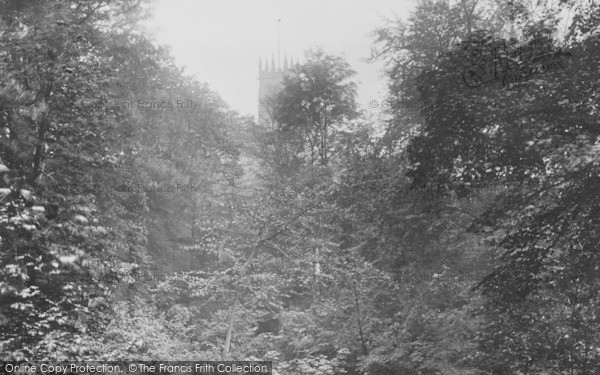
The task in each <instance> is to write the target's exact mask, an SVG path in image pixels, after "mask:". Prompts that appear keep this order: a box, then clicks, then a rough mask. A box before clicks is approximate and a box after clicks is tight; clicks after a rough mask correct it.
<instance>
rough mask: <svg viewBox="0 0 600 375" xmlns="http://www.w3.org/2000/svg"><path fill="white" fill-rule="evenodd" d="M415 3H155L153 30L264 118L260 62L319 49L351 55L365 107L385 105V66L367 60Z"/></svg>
mask: <svg viewBox="0 0 600 375" xmlns="http://www.w3.org/2000/svg"><path fill="white" fill-rule="evenodd" d="M413 7H414V0H294V1H291V0H278V1H277V0H221V1H216V0H210V1H209V0H154V1H153V9H154V10H153V12H154V18H153V20H152V21H151V22H150V26H149V28H150V31H151V32H152V34H153V35H154V36H155V38H156V39H157V41H158V42H159V43H161V44H167V45H169V46H171V48H172V50H171V51H172V54H173V55H174V56H175V59H176V61H177V63H178V64H179V65H180V66H186V70H187V72H188V73H192V74H194V75H195V76H196V77H197V78H198V79H199V80H200V81H203V82H207V83H208V84H209V85H210V87H211V88H212V90H214V91H216V92H217V93H218V94H219V95H220V96H221V97H222V98H223V99H224V100H225V101H226V102H227V103H228V104H229V105H230V106H231V107H232V108H233V109H235V110H238V111H239V112H240V113H241V114H244V115H247V114H250V115H253V116H256V112H257V107H258V103H257V102H258V60H259V56H262V57H263V61H264V59H265V58H267V57H268V58H269V61H270V59H271V57H272V56H274V57H275V59H277V24H278V21H277V20H278V19H281V21H280V22H279V30H280V46H281V48H280V50H281V62H282V64H283V59H284V56H285V55H286V54H287V56H288V59H289V58H290V56H291V55H293V56H294V58H296V57H300V58H301V59H302V56H303V55H304V51H305V50H307V49H308V48H311V47H316V46H321V47H323V48H324V50H325V51H326V52H327V53H330V54H335V55H341V56H344V57H345V58H346V59H347V60H348V62H349V63H350V65H351V66H352V68H353V69H354V70H356V71H357V73H358V74H357V76H356V80H357V81H358V82H359V98H358V101H359V104H360V105H361V106H362V107H364V108H368V107H369V101H370V100H372V99H383V97H384V95H385V84H384V79H383V78H382V77H381V72H380V69H381V66H380V64H369V63H367V62H366V61H364V59H365V58H367V57H368V56H369V54H370V49H371V46H372V44H373V36H372V35H371V34H372V32H373V30H374V29H375V28H377V27H378V26H381V25H383V24H384V19H385V18H394V17H396V16H397V17H401V18H404V19H406V17H407V15H408V12H409V11H410V10H412V9H413Z"/></svg>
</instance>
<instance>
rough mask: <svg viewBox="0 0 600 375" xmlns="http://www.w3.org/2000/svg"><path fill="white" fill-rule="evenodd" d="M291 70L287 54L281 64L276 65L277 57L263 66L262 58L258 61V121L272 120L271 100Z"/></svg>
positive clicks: (265, 122) (266, 121)
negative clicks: (270, 112)
mask: <svg viewBox="0 0 600 375" xmlns="http://www.w3.org/2000/svg"><path fill="white" fill-rule="evenodd" d="M290 70H291V64H288V59H287V56H286V57H285V59H284V62H283V68H282V67H281V66H277V67H276V66H275V58H274V57H271V64H270V65H269V61H268V59H267V61H265V66H264V68H263V63H262V58H261V59H259V61H258V123H259V124H267V123H269V122H271V117H270V115H269V102H271V101H272V100H273V98H274V96H275V94H276V93H277V91H278V90H279V89H281V84H282V83H283V77H284V76H285V75H286V74H288V72H290Z"/></svg>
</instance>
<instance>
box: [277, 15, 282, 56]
mask: <svg viewBox="0 0 600 375" xmlns="http://www.w3.org/2000/svg"><path fill="white" fill-rule="evenodd" d="M280 22H281V18H278V19H277V67H278V68H281V52H280V49H279V23H280Z"/></svg>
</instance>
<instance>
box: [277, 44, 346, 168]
mask: <svg viewBox="0 0 600 375" xmlns="http://www.w3.org/2000/svg"><path fill="white" fill-rule="evenodd" d="M354 74H355V73H354V71H352V70H351V69H350V67H349V65H348V63H347V62H345V61H344V60H343V59H342V58H340V57H335V56H331V55H326V54H325V53H324V52H323V51H322V50H313V51H309V52H307V55H306V62H305V63H304V64H302V65H301V66H300V67H299V68H297V69H296V70H295V71H293V73H292V75H290V76H286V77H284V80H283V88H282V90H281V92H280V93H279V94H278V95H277V96H276V98H275V103H274V104H273V106H274V108H273V119H274V121H275V123H276V124H277V125H278V128H279V129H278V130H279V131H281V132H283V133H284V134H285V133H287V134H290V133H291V134H293V137H295V138H297V139H298V140H299V142H301V145H302V146H303V150H302V151H304V153H305V159H307V162H308V163H309V164H310V165H313V164H314V163H315V162H317V161H318V162H319V163H320V164H321V165H327V164H328V162H329V159H330V157H331V155H330V154H331V149H332V144H333V142H334V141H333V139H332V137H333V136H334V134H335V127H336V126H339V125H340V124H342V123H343V122H345V121H348V120H350V119H353V118H355V117H356V116H357V111H356V101H355V100H356V99H355V97H356V84H355V83H354V82H351V81H349V79H350V78H351V77H352V76H353V75H354Z"/></svg>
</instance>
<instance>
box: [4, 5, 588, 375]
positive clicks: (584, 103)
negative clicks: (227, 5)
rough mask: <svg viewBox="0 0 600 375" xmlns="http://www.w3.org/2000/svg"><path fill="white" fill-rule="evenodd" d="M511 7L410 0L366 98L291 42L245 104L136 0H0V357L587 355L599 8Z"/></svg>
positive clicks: (372, 366) (546, 363)
mask: <svg viewBox="0 0 600 375" xmlns="http://www.w3.org/2000/svg"><path fill="white" fill-rule="evenodd" d="M540 3H541V4H540ZM550 3H552V5H549V4H550ZM532 4H533V3H532ZM532 4H530V3H529V2H527V1H524V0H523V2H519V1H508V0H452V1H446V0H419V1H418V4H417V6H416V8H415V11H414V12H413V13H412V14H411V15H410V16H409V17H407V19H406V20H405V21H402V20H394V19H391V20H389V21H388V22H387V23H386V22H384V21H382V24H381V27H380V28H379V29H378V30H374V33H373V53H372V56H371V59H373V60H379V61H383V62H384V63H385V71H384V72H383V73H384V74H385V76H386V78H387V81H388V84H389V98H388V100H387V101H386V104H387V105H385V106H383V105H382V106H381V107H380V109H381V111H379V113H378V114H377V115H372V114H371V115H368V114H367V112H366V111H365V110H364V108H365V107H367V106H366V105H365V103H358V102H357V99H356V90H357V84H356V83H355V81H354V71H353V70H352V67H351V66H349V65H348V63H347V62H346V61H345V60H344V59H343V58H341V57H337V56H332V55H330V54H328V53H327V51H322V50H319V49H314V50H310V51H308V52H307V54H306V57H305V59H304V61H303V63H302V64H301V65H299V66H297V67H296V68H295V69H294V70H293V72H292V73H291V74H290V75H288V76H287V77H286V78H285V79H284V82H283V85H282V88H281V90H280V91H278V92H276V93H274V95H273V96H272V97H271V98H270V100H269V110H268V114H269V119H270V121H269V122H268V123H266V124H265V123H263V124H260V125H259V124H258V123H256V121H255V120H254V119H253V118H252V117H244V116H241V115H239V114H238V113H236V112H235V111H232V110H231V109H229V108H228V106H227V104H226V103H224V102H223V101H222V100H221V99H220V97H219V95H218V94H217V93H215V92H213V91H211V90H210V89H209V88H208V87H207V85H206V84H203V83H201V82H199V81H198V80H197V79H196V78H194V77H190V76H188V75H187V74H186V73H185V71H183V70H182V69H180V68H178V67H177V66H176V65H175V63H174V61H173V58H172V57H171V56H170V54H169V51H168V49H166V48H163V47H157V46H156V44H155V43H154V42H153V41H152V40H150V39H149V37H148V36H147V35H146V34H145V33H144V32H142V30H143V29H142V27H141V26H140V25H141V22H143V20H144V19H146V18H147V17H149V16H150V15H149V14H148V12H147V9H148V8H147V7H146V2H144V1H140V0H111V1H106V0H0V78H1V79H0V185H1V186H0V241H1V242H0V246H1V253H0V356H1V359H3V360H65V359H69V360H76V359H77V360H128V359H129V360H132V359H135V360H221V359H238V360H242V359H249V360H252V359H255V360H258V359H260V360H272V361H274V367H275V368H276V370H277V372H278V373H279V374H286V375H288V374H289V375H292V374H294V375H295V374H313V375H317V374H319V375H320V374H349V375H352V374H372V375H392V374H419V375H442V374H445V375H446V374H461V375H468V374H482V375H483V374H488V375H491V374H496V375H500V374H511V375H512V374H581V375H582V374H598V373H600V294H599V291H600V290H599V289H600V272H599V270H600V251H599V245H600V140H599V138H598V137H599V135H600V128H599V127H598V118H599V114H598V111H599V108H598V101H599V99H600V73H599V72H598V66H599V60H600V49H599V48H598V47H599V46H598V43H599V36H598V32H599V24H600V4H598V3H597V2H594V1H588V0H581V1H575V0H560V1H558V0H557V1H554V2H538V5H537V6H536V5H535V4H533V5H532ZM198 6H202V5H201V2H199V3H198ZM207 53H209V51H207ZM189 100H193V101H194V102H195V103H197V105H196V106H192V108H184V107H183V106H182V107H181V108H180V107H179V106H178V101H181V103H183V102H186V101H189ZM140 101H141V104H140ZM156 102H165V103H167V102H170V103H171V104H172V105H174V106H175V108H168V106H163V108H161V106H160V105H156ZM131 103H133V104H131ZM153 103H154V104H153ZM165 107H166V108H165ZM248 160H250V161H251V162H250V163H248ZM249 165H253V166H255V167H254V168H250V167H249Z"/></svg>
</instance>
